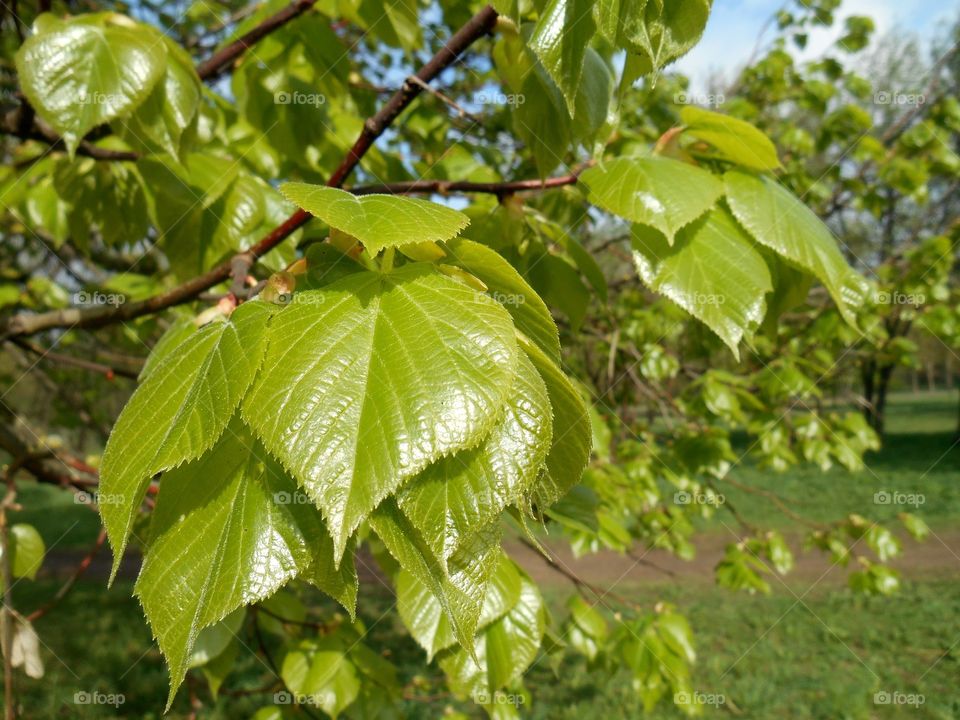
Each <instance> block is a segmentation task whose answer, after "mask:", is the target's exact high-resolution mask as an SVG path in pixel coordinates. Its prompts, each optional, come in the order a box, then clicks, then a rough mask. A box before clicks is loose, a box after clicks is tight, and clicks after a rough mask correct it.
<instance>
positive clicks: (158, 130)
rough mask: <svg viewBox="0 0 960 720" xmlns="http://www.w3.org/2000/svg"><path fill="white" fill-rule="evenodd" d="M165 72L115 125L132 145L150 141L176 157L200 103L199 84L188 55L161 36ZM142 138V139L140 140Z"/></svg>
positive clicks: (147, 143)
mask: <svg viewBox="0 0 960 720" xmlns="http://www.w3.org/2000/svg"><path fill="white" fill-rule="evenodd" d="M163 42H164V45H165V47H166V49H167V64H166V72H165V74H164V77H163V80H162V81H160V82H158V83H157V84H156V86H155V87H154V88H153V90H152V92H151V93H150V94H149V95H148V96H147V98H146V100H144V102H143V103H142V104H141V105H140V106H139V107H138V108H137V109H136V111H135V112H134V113H133V114H132V115H131V116H130V117H129V118H126V119H124V120H120V121H119V122H118V123H117V124H118V125H119V126H120V128H121V132H122V134H123V136H124V138H125V139H126V140H128V141H130V142H131V144H133V145H134V146H135V147H140V146H146V148H145V149H150V144H152V145H153V146H154V147H157V148H159V149H160V150H162V151H164V152H167V153H169V154H170V155H172V156H173V157H176V158H179V157H181V156H182V153H183V151H184V150H185V149H186V148H185V145H186V136H187V134H188V130H189V129H190V128H192V127H194V124H195V122H196V120H197V111H198V108H199V105H200V93H201V83H200V78H199V77H198V76H197V73H196V70H194V67H193V63H192V62H191V60H190V56H189V55H188V54H187V53H186V52H185V51H184V50H183V49H182V48H181V47H180V46H178V45H177V44H176V43H174V42H173V41H171V40H168V39H166V38H165V39H164V40H163ZM144 141H146V142H144Z"/></svg>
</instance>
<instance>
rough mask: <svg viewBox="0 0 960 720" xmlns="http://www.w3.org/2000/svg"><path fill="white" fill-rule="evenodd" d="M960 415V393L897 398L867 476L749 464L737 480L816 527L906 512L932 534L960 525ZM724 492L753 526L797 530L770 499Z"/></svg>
mask: <svg viewBox="0 0 960 720" xmlns="http://www.w3.org/2000/svg"><path fill="white" fill-rule="evenodd" d="M956 415H957V396H956V393H946V392H939V393H927V394H923V395H919V396H902V395H897V396H894V397H892V398H891V405H890V410H889V420H888V432H887V437H886V439H885V442H884V445H883V448H882V449H881V450H880V451H878V452H871V453H869V454H868V455H867V457H866V465H867V467H866V468H865V469H864V470H861V471H860V472H857V473H850V472H848V471H847V470H844V469H843V468H841V467H834V468H832V469H830V470H828V471H827V472H821V471H820V469H819V468H816V467H812V466H809V465H806V466H802V467H795V468H791V469H790V470H789V471H788V472H785V473H776V472H773V471H770V470H761V469H759V468H757V467H756V466H755V465H752V464H751V463H749V462H746V461H745V462H744V463H743V464H742V465H741V466H738V467H737V468H736V469H735V470H734V471H733V472H732V473H731V476H732V477H733V478H734V479H736V480H737V481H739V482H741V483H744V484H746V485H749V486H751V487H755V488H762V489H765V490H770V491H773V492H775V493H776V494H778V495H780V496H781V497H782V498H783V499H784V500H785V501H786V502H787V504H789V505H790V507H792V508H793V509H794V510H796V511H797V512H799V513H800V514H802V515H804V516H806V517H809V518H810V519H812V520H816V521H821V522H829V521H832V520H838V519H840V518H842V517H844V516H845V515H847V514H849V513H852V512H857V513H860V514H862V515H866V516H869V517H870V518H871V519H876V520H891V519H893V518H895V517H896V515H897V513H899V512H902V511H907V512H912V513H915V514H917V515H919V516H920V517H922V518H923V519H924V520H926V522H927V523H928V524H929V525H931V527H933V528H946V527H957V522H958V521H960V483H958V482H957V478H958V476H960V443H957V442H956V436H955V434H954V432H955V429H956V422H957V418H956ZM745 449H746V448H745V447H744V448H741V450H740V451H741V452H743V451H744V450H745ZM723 491H724V494H725V495H726V497H727V498H728V499H729V500H730V502H731V503H733V505H734V507H736V508H737V510H738V511H739V512H741V513H742V514H743V515H744V516H745V517H746V518H747V519H748V520H750V521H752V522H755V523H757V524H760V525H764V526H767V527H778V528H781V529H783V528H791V527H795V524H794V521H793V520H790V519H789V518H787V517H785V516H784V515H782V514H781V513H779V512H778V511H777V510H776V509H775V508H774V507H773V506H772V505H771V504H770V502H769V501H768V500H767V499H765V498H764V497H762V496H760V495H757V494H753V493H749V492H746V491H743V490H738V489H736V488H732V487H730V486H729V485H726V486H724V487H723ZM879 492H887V493H890V494H891V495H892V494H893V493H899V494H901V495H904V496H906V495H916V496H923V503H922V504H918V505H916V506H915V507H913V506H903V505H899V506H898V505H893V504H887V505H884V504H877V503H875V502H874V495H875V494H876V493H879Z"/></svg>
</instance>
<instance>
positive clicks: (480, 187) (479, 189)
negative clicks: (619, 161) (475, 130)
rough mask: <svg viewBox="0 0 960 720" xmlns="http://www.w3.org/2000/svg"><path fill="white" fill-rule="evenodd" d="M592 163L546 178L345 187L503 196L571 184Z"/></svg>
mask: <svg viewBox="0 0 960 720" xmlns="http://www.w3.org/2000/svg"><path fill="white" fill-rule="evenodd" d="M590 164H592V163H587V164H585V165H584V166H583V167H582V168H581V169H580V170H576V171H574V172H572V173H570V174H568V175H561V176H559V177H552V178H547V179H546V180H513V181H507V182H469V181H466V180H409V181H406V182H395V183H383V184H381V185H355V186H354V187H351V188H348V189H349V190H350V192H352V193H353V194H354V195H373V194H376V193H381V194H385V195H417V194H427V193H437V194H439V195H448V194H451V193H463V194H470V193H481V194H488V195H496V196H497V197H500V198H504V197H507V196H509V195H514V194H516V193H521V192H536V191H540V190H551V189H553V188H559V187H564V186H566V185H575V184H576V182H577V178H578V177H579V175H580V172H582V170H585V169H586V168H587V167H589V166H590Z"/></svg>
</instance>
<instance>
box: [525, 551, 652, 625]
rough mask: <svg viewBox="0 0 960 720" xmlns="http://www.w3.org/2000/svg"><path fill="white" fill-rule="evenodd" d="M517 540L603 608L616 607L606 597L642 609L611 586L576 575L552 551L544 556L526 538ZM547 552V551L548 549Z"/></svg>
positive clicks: (638, 609) (632, 607) (612, 610)
mask: <svg viewBox="0 0 960 720" xmlns="http://www.w3.org/2000/svg"><path fill="white" fill-rule="evenodd" d="M519 540H520V543H521V544H522V545H524V546H525V547H527V548H529V549H530V550H532V551H533V552H534V554H535V555H536V556H537V557H538V558H540V559H541V560H543V561H544V563H546V565H547V566H548V567H549V568H550V569H552V570H554V571H556V572H558V573H560V574H561V575H563V576H564V577H565V578H567V580H569V581H570V582H572V583H573V584H574V587H576V588H577V591H578V592H581V593H582V592H583V591H584V590H587V591H589V592H590V593H591V594H592V595H594V596H595V597H596V599H597V602H598V603H599V604H601V605H603V606H604V607H605V608H607V610H610V611H611V612H616V608H612V607H610V605H609V603H607V601H606V598H608V597H609V598H612V599H613V600H614V601H616V602H618V603H620V604H621V605H624V606H626V607H629V608H631V609H633V610H636V611H642V610H643V608H642V607H640V606H639V605H638V604H637V603H635V602H633V601H632V600H630V599H628V598H625V597H624V596H622V595H619V594H617V593H616V592H614V591H613V589H612V588H602V587H599V586H597V585H594V584H593V583H592V582H590V581H588V580H584V579H583V578H582V577H580V576H579V575H577V574H576V573H575V572H574V571H573V570H571V569H570V568H568V567H567V566H566V565H565V564H564V563H562V562H560V561H559V560H558V559H557V558H556V557H555V556H553V555H552V553H551V556H550V557H545V556H544V554H543V552H542V551H541V550H540V548H538V547H537V546H536V545H534V544H533V543H532V542H530V541H529V540H527V539H526V538H520V539H519ZM547 552H549V550H548V551H547ZM587 599H589V598H587Z"/></svg>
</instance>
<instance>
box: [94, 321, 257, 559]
mask: <svg viewBox="0 0 960 720" xmlns="http://www.w3.org/2000/svg"><path fill="white" fill-rule="evenodd" d="M271 311H272V308H271V306H268V305H266V304H264V303H259V302H251V303H245V304H244V305H241V306H240V307H239V308H237V309H236V310H235V311H234V313H233V315H232V316H231V317H230V319H229V320H228V321H226V322H216V323H211V324H210V325H207V326H206V327H203V328H201V329H200V330H198V331H196V332H195V333H193V334H190V335H188V336H187V338H186V339H185V340H184V341H183V342H182V343H181V344H180V345H178V346H177V348H176V350H171V352H170V355H169V356H168V357H167V358H165V359H164V360H163V361H162V362H160V363H159V364H158V365H157V366H156V367H155V368H154V369H152V370H151V371H150V373H149V375H148V376H147V378H146V379H145V380H144V382H143V384H142V385H140V387H138V388H137V390H136V392H135V393H134V394H133V397H131V398H130V401H129V402H128V403H127V405H126V407H125V408H124V409H123V412H121V413H120V417H119V418H118V419H117V423H116V425H114V428H113V432H111V433H110V439H109V440H108V441H107V446H106V448H105V449H104V452H103V463H102V466H101V468H100V498H101V501H100V503H99V506H100V514H101V516H102V518H103V524H104V526H105V527H106V529H107V535H108V537H109V538H110V544H111V545H112V546H113V551H114V556H113V575H116V571H117V568H118V567H119V565H120V561H121V560H122V559H123V551H124V548H126V545H127V537H128V535H129V533H130V529H131V527H132V526H133V520H134V518H135V517H136V514H137V508H139V506H140V501H141V500H142V499H143V495H144V493H145V492H146V490H147V486H148V485H149V484H150V479H151V478H152V477H153V476H154V475H155V474H156V473H158V472H160V471H162V470H166V469H169V468H173V467H176V466H177V465H179V464H181V463H183V462H186V461H188V460H194V459H196V458H198V457H200V456H201V455H203V453H205V452H206V451H207V450H209V449H210V448H211V447H213V445H214V443H216V441H217V438H219V437H220V435H221V433H223V430H224V428H226V426H227V423H228V422H230V418H231V417H232V416H233V414H234V411H235V410H236V409H237V406H238V405H239V404H240V399H241V398H242V397H243V395H244V393H245V392H246V391H247V388H248V387H249V386H250V383H251V382H252V381H253V377H254V375H255V374H256V372H257V369H258V368H259V367H260V360H261V358H262V357H263V353H264V350H265V348H266V342H265V340H266V333H265V332H264V331H265V329H266V325H267V321H268V319H269V318H270V314H271Z"/></svg>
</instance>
